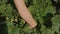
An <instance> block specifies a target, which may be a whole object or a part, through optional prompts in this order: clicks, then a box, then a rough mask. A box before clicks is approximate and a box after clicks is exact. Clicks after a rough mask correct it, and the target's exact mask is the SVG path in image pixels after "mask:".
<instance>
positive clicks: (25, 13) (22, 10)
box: [14, 0, 36, 27]
mask: <svg viewBox="0 0 60 34" xmlns="http://www.w3.org/2000/svg"><path fill="white" fill-rule="evenodd" d="M14 3H15V5H16V7H17V9H18V12H19V14H20V16H21V17H22V18H23V19H24V20H25V21H26V22H27V23H28V24H29V25H30V26H31V27H35V26H36V22H35V20H34V19H33V18H32V15H31V13H30V12H29V10H28V9H27V8H26V6H25V4H24V0H14Z"/></svg>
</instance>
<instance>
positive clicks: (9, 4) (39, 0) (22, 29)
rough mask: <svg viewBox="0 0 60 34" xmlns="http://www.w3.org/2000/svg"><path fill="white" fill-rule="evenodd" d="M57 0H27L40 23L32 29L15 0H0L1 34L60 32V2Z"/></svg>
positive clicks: (27, 4) (58, 33) (53, 33)
mask: <svg viewBox="0 0 60 34" xmlns="http://www.w3.org/2000/svg"><path fill="white" fill-rule="evenodd" d="M53 2H54V3H53ZM55 2H56V3H57V1H56V0H53V1H52V0H25V4H26V6H27V7H28V9H29V10H30V12H31V14H32V15H33V17H34V19H35V20H36V22H37V24H38V25H37V26H36V27H35V28H34V29H33V30H30V29H29V28H28V24H26V22H25V21H24V20H23V19H22V18H21V17H20V15H19V14H18V11H17V9H16V7H15V5H14V2H13V0H0V31H2V32H1V34H2V33H4V32H6V33H4V34H60V13H58V14H57V12H60V8H58V7H57V6H58V5H60V4H59V3H57V4H58V5H57V4H55ZM56 8H58V9H59V10H57V9H56ZM1 29H2V30H1Z"/></svg>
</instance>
